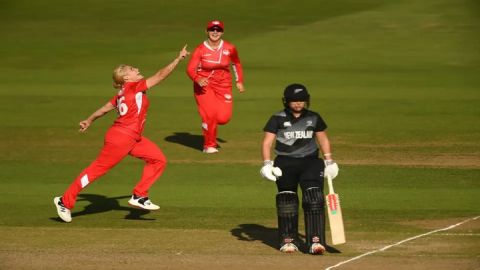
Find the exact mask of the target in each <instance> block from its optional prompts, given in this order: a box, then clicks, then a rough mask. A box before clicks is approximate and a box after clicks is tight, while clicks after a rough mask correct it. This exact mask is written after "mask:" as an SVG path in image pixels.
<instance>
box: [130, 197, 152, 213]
mask: <svg viewBox="0 0 480 270" xmlns="http://www.w3.org/2000/svg"><path fill="white" fill-rule="evenodd" d="M128 204H130V205H131V206H135V207H138V208H142V209H145V210H158V209H160V206H158V205H156V204H154V203H152V202H151V201H150V200H149V199H148V197H138V196H136V195H132V198H130V200H128Z"/></svg>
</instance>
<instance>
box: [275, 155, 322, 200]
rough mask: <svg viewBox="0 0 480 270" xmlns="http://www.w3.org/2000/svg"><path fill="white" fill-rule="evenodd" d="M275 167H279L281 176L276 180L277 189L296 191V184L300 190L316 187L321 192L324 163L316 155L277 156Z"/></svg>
mask: <svg viewBox="0 0 480 270" xmlns="http://www.w3.org/2000/svg"><path fill="white" fill-rule="evenodd" d="M274 164H275V167H280V169H281V170H282V177H280V179H278V180H277V182H276V183H277V189H278V191H279V192H281V191H293V192H297V188H298V185H300V187H301V189H302V191H304V190H306V189H308V188H311V187H318V188H320V190H321V191H322V192H323V171H324V170H325V164H324V163H323V160H321V159H319V158H317V157H306V158H291V157H286V156H277V157H276V158H275V162H274Z"/></svg>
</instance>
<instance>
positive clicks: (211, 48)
mask: <svg viewBox="0 0 480 270" xmlns="http://www.w3.org/2000/svg"><path fill="white" fill-rule="evenodd" d="M223 31H224V25H223V22H221V21H218V20H214V21H210V22H209V23H208V24H207V40H205V41H204V42H203V43H201V44H200V45H198V46H197V48H195V50H194V51H193V53H192V56H191V58H190V62H189V63H188V67H187V74H188V76H189V77H190V78H191V79H192V80H193V89H194V96H195V101H196V103H197V107H198V113H199V114H200V117H201V119H202V130H203V137H204V143H203V152H205V153H208V154H212V153H217V152H218V144H217V126H218V125H224V124H226V123H228V121H230V118H231V117H232V105H233V103H232V102H233V97H232V79H233V78H232V73H231V72H230V65H231V66H232V70H233V76H234V77H235V82H236V87H237V89H238V91H239V92H240V93H242V92H244V91H245V88H244V86H243V70H242V65H241V64H240V58H239V57H238V52H237V49H236V48H235V46H234V45H233V44H231V43H229V42H227V41H225V40H223V39H222V35H223Z"/></svg>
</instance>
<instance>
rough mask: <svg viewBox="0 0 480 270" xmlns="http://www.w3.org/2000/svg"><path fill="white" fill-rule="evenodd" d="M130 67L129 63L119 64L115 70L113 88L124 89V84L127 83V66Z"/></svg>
mask: <svg viewBox="0 0 480 270" xmlns="http://www.w3.org/2000/svg"><path fill="white" fill-rule="evenodd" d="M126 67H128V66H127V65H123V64H122V65H119V66H118V67H116V68H115V69H114V70H113V75H112V79H113V88H116V89H122V86H123V84H124V83H125V79H124V78H123V77H124V76H125V75H126V74H125V68H126Z"/></svg>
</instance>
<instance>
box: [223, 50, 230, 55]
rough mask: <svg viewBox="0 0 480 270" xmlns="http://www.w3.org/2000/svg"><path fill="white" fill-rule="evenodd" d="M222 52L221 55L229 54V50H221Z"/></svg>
mask: <svg viewBox="0 0 480 270" xmlns="http://www.w3.org/2000/svg"><path fill="white" fill-rule="evenodd" d="M222 53H223V55H230V51H229V50H223V51H222Z"/></svg>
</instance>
